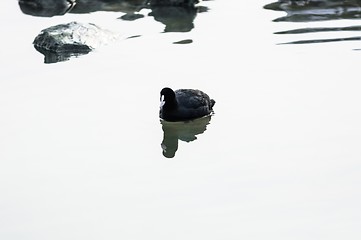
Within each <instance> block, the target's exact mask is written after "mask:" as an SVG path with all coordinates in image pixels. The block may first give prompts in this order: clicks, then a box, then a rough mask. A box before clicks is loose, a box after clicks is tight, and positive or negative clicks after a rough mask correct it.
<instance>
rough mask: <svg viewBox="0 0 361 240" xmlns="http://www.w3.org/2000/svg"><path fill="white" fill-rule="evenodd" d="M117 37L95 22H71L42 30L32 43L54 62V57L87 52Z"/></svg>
mask: <svg viewBox="0 0 361 240" xmlns="http://www.w3.org/2000/svg"><path fill="white" fill-rule="evenodd" d="M118 38H119V35H117V34H115V33H112V32H111V31H108V30H105V29H102V28H100V27H98V26H96V25H95V24H91V23H78V22H71V23H68V24H60V25H56V26H52V27H49V28H46V29H44V30H42V31H41V33H40V34H39V35H38V36H37V37H36V38H35V39H34V42H33V44H34V46H35V48H36V49H37V50H38V51H39V52H41V53H43V54H44V55H45V57H46V58H47V56H48V58H49V59H51V60H49V61H48V62H56V61H54V59H58V60H60V61H64V60H67V59H69V57H71V56H78V55H82V54H87V53H89V52H90V51H92V50H93V49H96V48H98V47H100V46H103V45H107V44H108V43H110V42H113V41H115V40H117V39H118ZM45 62H47V60H46V61H45Z"/></svg>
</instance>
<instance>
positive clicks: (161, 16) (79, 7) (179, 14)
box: [19, 0, 208, 63]
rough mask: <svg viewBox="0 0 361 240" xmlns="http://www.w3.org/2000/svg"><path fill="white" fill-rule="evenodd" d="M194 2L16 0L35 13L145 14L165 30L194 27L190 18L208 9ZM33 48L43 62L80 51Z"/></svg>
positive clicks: (131, 16) (129, 17) (128, 16)
mask: <svg viewBox="0 0 361 240" xmlns="http://www.w3.org/2000/svg"><path fill="white" fill-rule="evenodd" d="M198 3H199V1H198V0H19V6H20V9H21V11H22V12H23V13H24V14H27V15H32V16H36V17H53V16H61V15H65V14H84V13H91V12H97V11H107V12H121V13H124V14H123V15H122V16H120V17H119V18H118V20H123V21H134V20H137V19H140V18H144V17H148V16H149V17H153V18H154V20H155V21H157V22H160V23H162V24H164V26H165V27H164V32H165V33H166V32H189V31H191V30H192V29H193V28H194V23H193V22H194V19H195V18H196V16H197V14H198V13H203V12H207V11H208V8H207V7H205V6H197V4H198ZM143 9H148V10H150V13H149V14H148V16H144V15H143V14H141V13H140V11H141V10H143ZM139 36H141V35H139ZM128 39H129V38H128ZM192 42H193V40H191V39H185V40H180V41H177V42H174V44H190V43H192ZM36 49H37V50H38V51H39V52H40V53H42V54H43V55H44V56H45V61H44V62H45V63H56V62H59V61H66V60H69V59H70V58H71V57H74V56H80V55H82V54H83V53H74V54H72V53H70V52H68V53H61V52H60V53H59V52H52V51H50V50H49V49H41V47H39V46H37V47H36ZM85 53H88V52H85Z"/></svg>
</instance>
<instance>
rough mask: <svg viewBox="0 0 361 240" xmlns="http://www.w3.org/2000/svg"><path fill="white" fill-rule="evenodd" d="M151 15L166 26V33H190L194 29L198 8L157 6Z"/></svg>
mask: <svg viewBox="0 0 361 240" xmlns="http://www.w3.org/2000/svg"><path fill="white" fill-rule="evenodd" d="M149 15H150V16H153V17H154V19H155V20H156V21H158V22H161V23H163V24H164V25H165V29H164V32H189V31H191V30H192V29H193V28H194V25H193V20H194V19H195V18H196V15H197V8H196V7H173V6H159V7H158V6H155V7H153V8H152V12H151V13H150V14H149Z"/></svg>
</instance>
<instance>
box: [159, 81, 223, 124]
mask: <svg viewBox="0 0 361 240" xmlns="http://www.w3.org/2000/svg"><path fill="white" fill-rule="evenodd" d="M160 102H161V104H160V110H159V117H160V118H161V119H163V120H165V121H170V122H176V121H187V120H192V119H196V118H200V117H204V116H207V115H210V114H211V113H212V112H213V106H214V104H215V103H216V102H215V101H214V100H213V99H210V98H209V96H208V95H207V94H206V93H204V92H202V91H200V90H196V89H178V90H175V91H173V90H172V89H170V88H168V87H166V88H163V89H162V91H161V92H160Z"/></svg>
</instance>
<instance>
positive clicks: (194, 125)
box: [161, 116, 211, 158]
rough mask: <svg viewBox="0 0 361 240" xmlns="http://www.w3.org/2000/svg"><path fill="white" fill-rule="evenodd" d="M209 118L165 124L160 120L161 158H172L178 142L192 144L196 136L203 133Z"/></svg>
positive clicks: (165, 122)
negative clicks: (161, 134) (161, 133)
mask: <svg viewBox="0 0 361 240" xmlns="http://www.w3.org/2000/svg"><path fill="white" fill-rule="evenodd" d="M210 120H211V116H206V117H202V118H198V119H195V120H192V121H187V122H167V121H163V120H161V124H162V129H163V141H162V144H161V146H162V149H163V156H165V157H166V158H173V157H174V156H175V153H176V152H177V150H178V140H181V141H184V142H192V141H194V140H196V139H197V137H196V135H199V134H202V133H204V131H206V130H207V125H208V124H209V123H210Z"/></svg>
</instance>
